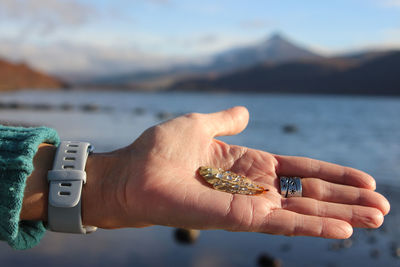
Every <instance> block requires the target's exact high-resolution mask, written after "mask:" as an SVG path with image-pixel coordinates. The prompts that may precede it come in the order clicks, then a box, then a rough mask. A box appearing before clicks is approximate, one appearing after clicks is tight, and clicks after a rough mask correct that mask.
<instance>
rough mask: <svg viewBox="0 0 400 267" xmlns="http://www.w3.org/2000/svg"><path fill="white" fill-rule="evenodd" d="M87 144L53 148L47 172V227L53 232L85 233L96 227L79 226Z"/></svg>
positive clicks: (84, 181) (70, 144)
mask: <svg viewBox="0 0 400 267" xmlns="http://www.w3.org/2000/svg"><path fill="white" fill-rule="evenodd" d="M89 148H90V144H89V143H86V142H74V141H63V142H61V143H60V145H59V147H58V148H57V152H56V156H55V158H54V163H53V169H52V170H51V171H49V172H48V175H47V180H48V182H49V202H48V203H49V204H48V228H49V229H50V230H51V231H55V232H64V233H78V234H88V233H91V232H94V231H96V229H97V227H94V226H83V225H82V215H81V193H82V187H83V184H85V183H86V172H85V166H86V160H87V157H88V155H89Z"/></svg>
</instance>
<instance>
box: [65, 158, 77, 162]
mask: <svg viewBox="0 0 400 267" xmlns="http://www.w3.org/2000/svg"><path fill="white" fill-rule="evenodd" d="M75 159H76V158H75V157H65V158H64V160H66V161H73V160H75Z"/></svg>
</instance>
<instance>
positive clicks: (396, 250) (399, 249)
mask: <svg viewBox="0 0 400 267" xmlns="http://www.w3.org/2000/svg"><path fill="white" fill-rule="evenodd" d="M390 250H391V252H392V256H393V257H395V258H397V259H400V246H399V245H398V244H397V243H396V242H392V243H390Z"/></svg>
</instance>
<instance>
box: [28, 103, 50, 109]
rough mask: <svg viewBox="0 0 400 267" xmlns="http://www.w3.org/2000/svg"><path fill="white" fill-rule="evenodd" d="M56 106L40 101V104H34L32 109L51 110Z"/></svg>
mask: <svg viewBox="0 0 400 267" xmlns="http://www.w3.org/2000/svg"><path fill="white" fill-rule="evenodd" d="M53 108H54V107H53V106H52V105H50V104H45V103H38V104H33V105H32V109H34V110H51V109H53Z"/></svg>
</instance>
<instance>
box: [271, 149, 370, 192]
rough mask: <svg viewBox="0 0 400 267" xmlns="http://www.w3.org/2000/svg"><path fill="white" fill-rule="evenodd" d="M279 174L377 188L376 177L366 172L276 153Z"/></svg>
mask: <svg viewBox="0 0 400 267" xmlns="http://www.w3.org/2000/svg"><path fill="white" fill-rule="evenodd" d="M275 158H276V160H277V166H276V172H277V173H278V174H279V175H288V176H300V177H316V178H320V179H324V180H326V181H329V182H332V183H338V184H346V185H352V186H357V187H362V188H367V189H371V190H375V188H376V183H375V180H374V178H372V177H371V176H370V175H368V174H367V173H365V172H362V171H360V170H356V169H353V168H349V167H344V166H340V165H336V164H333V163H328V162H324V161H320V160H315V159H310V158H303V157H292V156H280V155H275Z"/></svg>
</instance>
